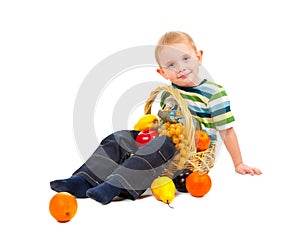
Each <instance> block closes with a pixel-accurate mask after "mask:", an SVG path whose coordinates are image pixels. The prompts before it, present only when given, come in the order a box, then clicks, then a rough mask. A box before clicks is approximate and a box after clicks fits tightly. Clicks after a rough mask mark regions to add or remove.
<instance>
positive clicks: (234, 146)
mask: <svg viewBox="0 0 300 234" xmlns="http://www.w3.org/2000/svg"><path fill="white" fill-rule="evenodd" d="M220 135H221V138H222V140H223V142H224V144H225V146H226V148H227V150H228V153H229V154H230V156H231V158H232V161H233V164H234V167H235V171H236V172H237V173H240V174H243V175H245V174H250V175H260V174H262V172H261V171H260V170H259V169H257V168H255V167H250V166H248V165H246V164H244V163H243V159H242V154H241V151H240V147H239V143H238V139H237V136H236V133H235V131H234V129H233V128H229V129H226V130H222V131H220Z"/></svg>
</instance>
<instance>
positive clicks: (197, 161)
mask: <svg viewBox="0 0 300 234" xmlns="http://www.w3.org/2000/svg"><path fill="white" fill-rule="evenodd" d="M163 91H166V92H168V93H169V94H170V95H172V96H173V97H174V98H175V100H176V101H177V103H178V107H179V109H180V111H181V113H182V114H183V117H184V118H185V127H184V129H183V133H182V134H183V135H184V136H185V138H186V139H187V141H186V142H188V143H187V144H186V148H187V149H188V156H187V158H186V160H185V163H184V165H182V162H181V163H179V161H180V160H181V161H182V155H180V151H179V153H178V154H177V155H175V156H174V158H173V159H172V161H171V162H170V163H169V164H168V165H167V166H166V168H165V170H164V171H163V173H162V175H165V176H168V177H170V178H173V177H174V175H175V173H176V172H178V171H180V170H182V169H190V170H192V171H199V172H200V173H208V172H209V171H210V169H211V168H212V167H213V166H214V162H215V151H216V142H214V141H211V144H210V147H209V148H208V149H207V150H205V151H201V152H197V149H196V146H195V140H194V135H195V128H194V124H193V118H192V115H191V113H190V111H189V109H188V105H187V103H186V101H185V100H184V99H183V98H182V97H181V95H180V92H179V90H178V89H175V88H173V87H172V86H160V87H157V88H156V89H154V90H153V91H152V92H151V93H150V96H149V98H148V100H147V101H146V104H145V107H144V113H145V114H151V107H152V104H153V102H154V101H155V99H156V96H157V95H158V94H159V93H160V92H163Z"/></svg>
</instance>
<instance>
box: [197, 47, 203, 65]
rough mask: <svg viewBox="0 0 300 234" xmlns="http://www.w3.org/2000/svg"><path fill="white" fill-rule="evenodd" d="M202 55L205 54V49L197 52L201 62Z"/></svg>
mask: <svg viewBox="0 0 300 234" xmlns="http://www.w3.org/2000/svg"><path fill="white" fill-rule="evenodd" d="M202 55H203V50H199V51H198V52H197V58H198V61H199V62H200V63H202Z"/></svg>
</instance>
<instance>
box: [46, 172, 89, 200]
mask: <svg viewBox="0 0 300 234" xmlns="http://www.w3.org/2000/svg"><path fill="white" fill-rule="evenodd" d="M50 187H51V189H52V190H54V191H56V192H68V193H71V194H72V195H74V196H75V197H77V198H86V197H87V196H86V191H87V190H88V189H90V188H91V187H92V186H91V185H90V184H89V183H88V182H87V181H86V180H85V179H84V178H83V177H82V176H79V175H73V176H72V177H70V178H68V179H63V180H54V181H51V182H50Z"/></svg>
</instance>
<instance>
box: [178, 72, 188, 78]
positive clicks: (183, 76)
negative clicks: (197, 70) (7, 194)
mask: <svg viewBox="0 0 300 234" xmlns="http://www.w3.org/2000/svg"><path fill="white" fill-rule="evenodd" d="M189 75H190V73H187V74H181V75H180V76H178V79H186V78H188V76H189Z"/></svg>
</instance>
